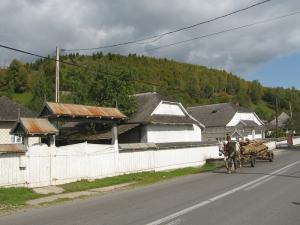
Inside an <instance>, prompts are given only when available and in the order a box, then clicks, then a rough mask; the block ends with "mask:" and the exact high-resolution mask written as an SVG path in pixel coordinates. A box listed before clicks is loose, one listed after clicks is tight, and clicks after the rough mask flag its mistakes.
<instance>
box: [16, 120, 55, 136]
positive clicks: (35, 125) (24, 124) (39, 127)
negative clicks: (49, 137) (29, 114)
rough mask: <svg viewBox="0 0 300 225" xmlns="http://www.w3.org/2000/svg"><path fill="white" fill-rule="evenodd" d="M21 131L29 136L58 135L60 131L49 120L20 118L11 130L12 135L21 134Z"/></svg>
mask: <svg viewBox="0 0 300 225" xmlns="http://www.w3.org/2000/svg"><path fill="white" fill-rule="evenodd" d="M20 128H21V129H22V130H20ZM20 131H21V133H25V134H27V135H38V134H43V135H45V134H57V133H58V130H57V129H56V128H55V127H54V126H53V125H52V124H51V123H50V122H49V121H48V120H47V119H43V118H20V120H19V121H18V122H16V124H15V126H14V127H13V128H12V129H11V133H19V132H20Z"/></svg>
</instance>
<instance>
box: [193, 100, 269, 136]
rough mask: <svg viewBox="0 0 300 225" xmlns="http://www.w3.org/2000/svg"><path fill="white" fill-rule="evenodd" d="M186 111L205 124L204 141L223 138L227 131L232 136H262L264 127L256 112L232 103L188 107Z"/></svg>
mask: <svg viewBox="0 0 300 225" xmlns="http://www.w3.org/2000/svg"><path fill="white" fill-rule="evenodd" d="M187 111H188V112H189V113H190V114H191V115H192V116H193V117H194V118H195V119H197V120H198V121H200V122H202V123H203V124H204V125H205V127H206V128H205V130H204V132H203V140H204V141H216V140H218V141H222V140H225V138H226V134H227V133H230V134H231V135H232V137H233V138H242V139H245V138H248V139H250V140H253V139H261V138H264V132H265V130H266V128H265V126H264V123H263V122H262V120H261V119H260V118H259V117H258V116H257V115H256V113H255V112H253V111H251V110H249V109H245V108H242V107H239V106H237V105H235V104H233V103H221V104H212V105H202V106H195V107H189V108H187Z"/></svg>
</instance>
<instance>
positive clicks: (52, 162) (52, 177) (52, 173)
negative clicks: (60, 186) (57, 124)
mask: <svg viewBox="0 0 300 225" xmlns="http://www.w3.org/2000/svg"><path fill="white" fill-rule="evenodd" d="M55 157H56V146H55V145H51V147H50V152H49V160H50V185H55V184H56V178H55V170H56V165H55V164H56V160H55Z"/></svg>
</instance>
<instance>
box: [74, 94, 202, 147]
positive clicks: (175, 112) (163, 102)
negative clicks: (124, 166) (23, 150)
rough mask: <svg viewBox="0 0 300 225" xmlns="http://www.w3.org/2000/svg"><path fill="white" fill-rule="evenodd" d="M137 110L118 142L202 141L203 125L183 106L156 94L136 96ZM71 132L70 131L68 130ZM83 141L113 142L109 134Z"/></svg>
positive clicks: (122, 128) (120, 127) (125, 124)
mask: <svg viewBox="0 0 300 225" xmlns="http://www.w3.org/2000/svg"><path fill="white" fill-rule="evenodd" d="M134 97H135V98H136V102H137V111H136V112H135V113H134V114H133V115H132V116H130V118H129V119H128V120H127V121H126V122H125V123H124V124H121V125H118V139H119V143H171V142H200V141H201V140H202V130H203V128H204V125H203V124H201V123H200V122H198V121H197V120H196V119H194V118H193V117H192V116H191V115H190V114H189V113H188V112H187V111H186V109H185V108H184V107H183V106H182V104H181V103H179V102H175V101H172V100H171V99H169V98H167V97H164V96H162V95H160V94H158V93H156V92H150V93H141V94H136V95H134ZM68 129H69V128H68ZM79 138H80V140H81V141H83V140H86V141H89V142H99V141H101V140H102V141H105V140H110V139H111V133H110V132H109V131H102V132H97V133H95V134H89V135H84V136H80V137H79Z"/></svg>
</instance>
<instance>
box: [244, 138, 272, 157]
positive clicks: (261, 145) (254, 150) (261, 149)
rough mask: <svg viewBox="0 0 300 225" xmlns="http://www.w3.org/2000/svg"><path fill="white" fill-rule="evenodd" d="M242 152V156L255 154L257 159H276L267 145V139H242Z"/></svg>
mask: <svg viewBox="0 0 300 225" xmlns="http://www.w3.org/2000/svg"><path fill="white" fill-rule="evenodd" d="M240 154H241V157H243V156H248V155H252V156H255V158H256V159H262V160H269V161H270V162H272V161H273V160H274V153H273V151H272V150H269V148H268V146H267V145H265V141H257V140H253V141H250V140H246V141H241V142H240Z"/></svg>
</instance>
